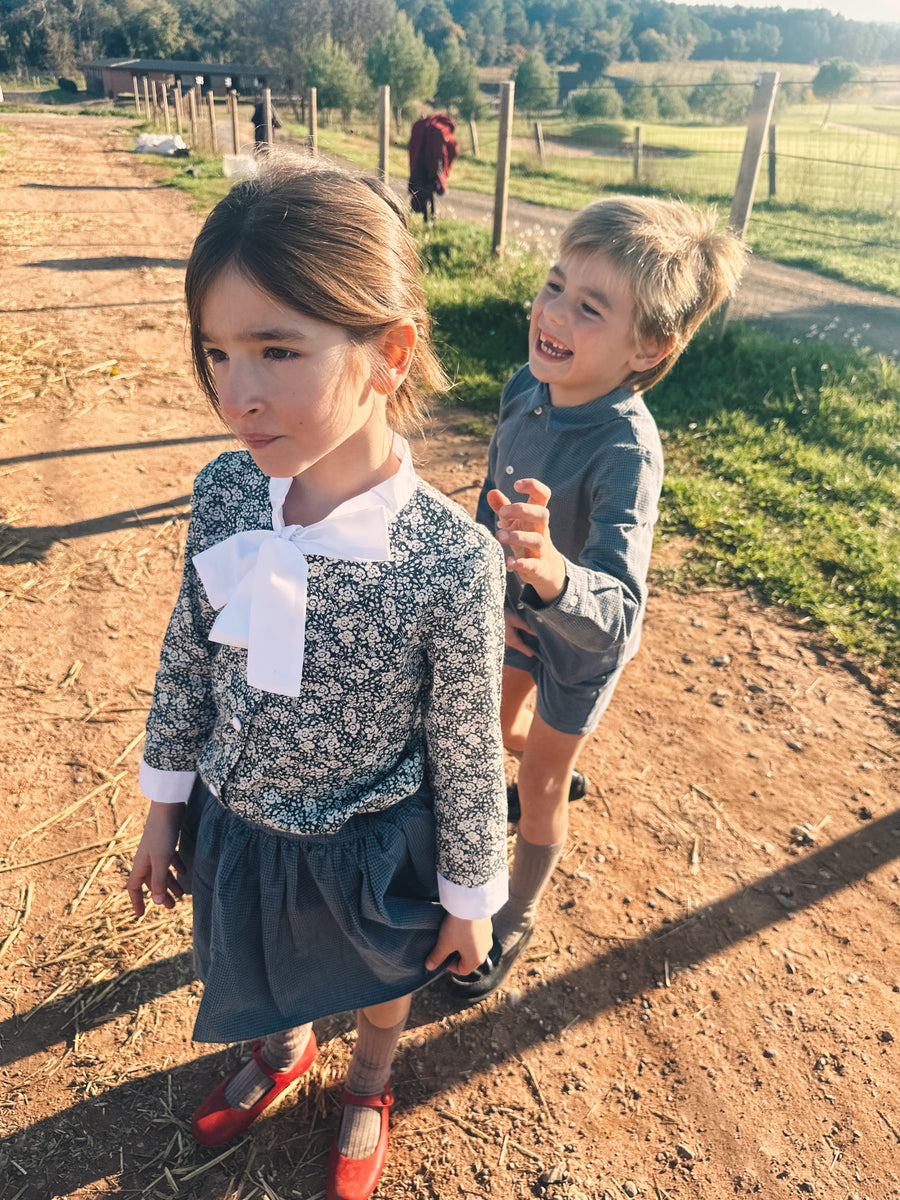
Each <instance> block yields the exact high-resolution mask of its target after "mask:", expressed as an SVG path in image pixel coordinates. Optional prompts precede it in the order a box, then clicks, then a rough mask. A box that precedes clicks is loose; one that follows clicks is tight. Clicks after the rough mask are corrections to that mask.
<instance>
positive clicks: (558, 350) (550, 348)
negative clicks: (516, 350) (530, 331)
mask: <svg viewBox="0 0 900 1200" xmlns="http://www.w3.org/2000/svg"><path fill="white" fill-rule="evenodd" d="M538 349H539V350H540V352H541V353H542V354H546V355H547V356H548V357H549V358H571V357H572V351H571V350H568V349H566V347H565V346H563V345H561V344H560V343H559V342H557V341H554V339H553V338H551V337H548V336H547V334H546V333H539V334H538Z"/></svg>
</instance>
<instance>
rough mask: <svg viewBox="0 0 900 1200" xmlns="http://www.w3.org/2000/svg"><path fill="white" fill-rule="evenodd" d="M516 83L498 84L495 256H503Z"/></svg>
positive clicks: (492, 244) (492, 247)
mask: <svg viewBox="0 0 900 1200" xmlns="http://www.w3.org/2000/svg"><path fill="white" fill-rule="evenodd" d="M515 94H516V85H515V84H514V83H512V82H509V83H501V84H500V130H499V136H498V141H497V177H496V182H495V185H494V235H493V239H492V241H491V251H492V253H493V254H494V255H495V257H497V258H502V257H503V243H504V242H505V241H506V211H507V207H508V205H509V162H510V155H511V153H512V120H513V100H514V98H515Z"/></svg>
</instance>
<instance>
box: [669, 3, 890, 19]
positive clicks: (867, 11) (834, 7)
mask: <svg viewBox="0 0 900 1200" xmlns="http://www.w3.org/2000/svg"><path fill="white" fill-rule="evenodd" d="M674 2H675V3H676V4H684V3H694V4H696V3H700V2H701V0H674ZM715 2H716V3H718V4H726V5H732V4H736V3H744V4H746V6H747V7H748V8H827V9H828V11H829V12H833V13H838V14H839V15H840V16H842V17H848V18H850V19H851V20H854V21H897V22H900V0H782V3H780V4H770V5H767V4H765V3H756V2H754V0H715Z"/></svg>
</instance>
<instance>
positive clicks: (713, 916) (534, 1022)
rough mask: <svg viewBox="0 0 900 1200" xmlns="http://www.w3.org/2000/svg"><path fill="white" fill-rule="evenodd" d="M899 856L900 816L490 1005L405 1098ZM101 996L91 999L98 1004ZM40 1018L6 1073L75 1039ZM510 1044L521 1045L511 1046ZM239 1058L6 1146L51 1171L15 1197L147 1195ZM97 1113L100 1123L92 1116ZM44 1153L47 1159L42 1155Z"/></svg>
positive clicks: (188, 1165)
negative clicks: (518, 1001)
mask: <svg viewBox="0 0 900 1200" xmlns="http://www.w3.org/2000/svg"><path fill="white" fill-rule="evenodd" d="M898 858H900V811H897V812H893V813H890V814H889V815H887V816H885V817H882V818H880V819H879V820H877V821H873V822H872V823H871V824H869V825H867V826H865V828H863V829H860V830H858V831H857V832H855V833H853V834H850V835H849V836H847V837H845V838H843V839H841V840H840V841H837V842H835V843H832V844H831V845H828V846H826V847H823V848H822V849H821V850H817V851H815V852H813V853H811V854H809V855H807V856H806V857H805V858H802V859H799V860H798V861H796V862H794V863H791V864H790V865H789V866H786V867H784V868H782V869H781V870H778V871H773V872H772V873H771V874H769V875H765V876H762V877H761V878H759V879H757V880H756V881H755V882H753V883H752V884H749V885H747V886H746V887H744V888H742V889H741V890H739V891H735V892H732V893H730V894H729V895H727V896H724V897H723V898H722V899H721V900H717V901H715V902H714V903H712V904H708V905H706V906H705V907H704V908H700V909H697V910H696V911H694V912H693V913H691V914H690V916H688V917H686V918H684V919H683V920H679V921H675V922H673V923H671V924H668V925H666V924H661V925H660V926H659V927H658V928H656V929H655V930H653V932H652V933H649V934H648V935H647V936H646V937H644V938H642V939H640V940H634V941H628V942H624V943H623V944H621V945H619V946H616V947H615V948H614V949H612V950H610V951H608V952H607V953H605V954H602V955H600V956H598V957H597V958H595V959H594V960H593V961H592V962H590V963H588V964H587V965H586V966H583V967H579V968H577V969H575V970H572V971H569V972H567V973H565V974H561V975H558V976H555V977H554V978H553V979H552V981H551V982H550V983H548V985H547V986H546V987H543V988H540V989H536V990H535V991H534V992H532V993H530V994H529V1010H530V1012H529V1014H528V1015H527V1016H525V1015H523V1017H522V1019H521V1021H520V1022H519V1024H518V1025H516V1026H515V1027H514V1028H513V1029H511V1030H509V1032H507V1033H504V1032H503V1029H501V1028H500V1026H499V1025H498V1023H496V1022H495V1021H494V1019H493V1013H492V1011H491V1010H490V1008H487V1007H483V1008H482V1009H481V1011H480V1012H479V1014H478V1016H477V1017H476V1018H475V1019H474V1020H469V1021H467V1022H466V1023H465V1024H464V1025H454V1026H452V1027H451V1028H449V1029H446V1030H445V1031H442V1032H441V1033H440V1034H439V1036H438V1037H437V1038H436V1039H433V1040H431V1041H429V1042H427V1043H426V1044H425V1046H424V1047H422V1048H421V1049H417V1050H416V1051H415V1063H414V1064H413V1063H412V1062H411V1061H410V1062H409V1064H408V1065H407V1063H406V1060H405V1056H404V1055H403V1054H401V1055H400V1057H399V1059H398V1063H397V1070H396V1071H395V1079H398V1077H399V1081H400V1083H401V1087H402V1091H403V1094H404V1096H405V1097H406V1098H408V1101H409V1102H410V1103H423V1102H424V1103H427V1102H428V1101H429V1100H431V1099H433V1098H434V1097H435V1096H437V1095H439V1094H440V1093H441V1091H443V1090H445V1089H446V1087H447V1086H448V1081H447V1079H446V1071H444V1073H443V1075H442V1076H436V1075H435V1076H432V1073H431V1072H430V1071H429V1058H430V1056H431V1054H433V1053H438V1052H440V1051H441V1050H442V1049H443V1043H444V1042H445V1041H446V1040H447V1039H448V1038H452V1039H453V1042H454V1047H455V1049H454V1053H453V1055H452V1059H453V1061H454V1062H456V1063H458V1071H459V1079H463V1078H464V1077H467V1076H468V1074H469V1073H470V1072H471V1071H479V1070H484V1069H487V1068H489V1067H490V1066H491V1065H493V1063H499V1062H504V1061H513V1060H514V1059H515V1058H516V1057H517V1056H518V1055H521V1054H522V1052H523V1051H525V1050H526V1049H527V1048H529V1047H531V1046H534V1045H536V1044H538V1043H539V1042H542V1041H544V1040H546V1039H547V1038H548V1036H549V1037H554V1036H557V1035H559V1034H560V1033H561V1032H562V1031H563V1030H564V1029H566V1028H567V1027H568V1026H569V1025H571V1024H572V1023H573V1021H576V1020H590V1019H591V1018H592V1017H593V1016H595V1015H596V1014H598V1013H599V1012H602V1011H603V1010H605V1009H607V1008H610V1007H612V1006H613V1005H621V1004H624V1003H627V1002H628V1001H631V1000H634V999H635V998H636V997H637V996H640V995H641V994H642V993H645V992H648V991H653V990H654V989H656V988H659V987H662V986H664V981H665V972H666V970H667V969H669V968H671V970H673V971H675V970H678V971H681V970H684V969H685V968H687V967H690V966H693V965H696V964H699V963H702V962H704V961H705V960H706V959H708V958H710V957H711V956H713V955H715V954H717V953H719V952H720V951H721V950H723V949H725V948H726V947H728V946H731V945H736V944H738V943H739V942H741V941H743V940H744V939H746V938H748V937H751V936H753V935H754V934H756V933H759V932H761V931H762V930H765V929H767V928H769V927H771V926H774V925H777V924H779V923H780V922H782V921H787V920H791V919H792V918H793V915H794V913H795V912H799V911H800V910H802V909H804V908H808V907H811V906H812V905H815V904H817V903H818V902H820V901H821V900H823V899H824V898H826V897H827V896H829V895H833V894H835V893H837V892H840V891H841V890H842V889H843V888H845V887H852V886H853V885H854V884H856V883H858V882H859V881H860V880H863V879H864V878H865V877H866V876H867V875H868V874H869V873H870V872H873V871H875V870H877V869H878V868H880V867H882V866H884V865H885V864H887V863H890V862H893V861H895V860H896V859H898ZM587 932H590V931H589V930H588V931H587ZM667 964H668V965H667ZM189 965H190V957H189V955H188V954H187V953H185V954H179V955H176V956H174V957H172V958H169V959H166V960H164V961H163V962H160V963H155V964H151V965H149V966H146V967H143V968H141V969H140V970H138V971H134V972H128V973H127V974H126V975H125V976H123V982H122V987H121V989H119V991H118V992H117V991H116V990H115V989H114V990H113V991H112V992H111V993H110V994H109V996H108V999H107V1008H106V1012H105V1013H104V1014H102V1015H98V1016H97V1017H95V1019H94V1021H93V1024H94V1025H95V1026H96V1025H98V1024H102V1023H103V1022H104V1021H109V1020H112V1019H114V1018H118V1017H120V1016H121V1015H122V1013H123V1012H126V1011H129V1010H137V1008H138V1007H139V1005H140V1004H146V1003H148V1002H150V1001H152V1000H153V999H154V998H156V997H158V996H160V995H164V994H167V992H168V991H170V990H174V989H175V988H178V987H180V986H183V985H184V984H185V983H186V982H187V981H188V980H189V978H190V974H189ZM89 991H90V989H85V990H84V994H85V997H86V996H87V995H88V993H89ZM78 998H79V997H78V993H72V994H71V995H68V996H66V997H64V998H61V1000H60V1002H59V1003H60V1004H62V1003H64V1004H65V1007H66V1011H70V1010H71V1008H72V1006H73V1002H76V1003H77V1001H78ZM454 1011H459V1010H458V1007H457V1006H456V1005H455V1003H454V1002H453V1001H451V1000H450V999H449V997H448V996H447V995H446V993H445V992H444V991H443V989H442V987H441V984H440V982H438V983H437V984H436V985H432V986H431V987H429V988H427V989H425V990H424V991H423V992H421V993H420V994H419V995H418V996H417V997H416V1000H415V1003H414V1005H413V1012H412V1019H411V1024H412V1025H414V1026H415V1025H423V1024H431V1023H432V1022H437V1021H439V1020H440V1019H441V1017H442V1016H445V1015H447V1014H448V1013H453V1012H454ZM34 1015H35V1023H34V1025H32V1024H31V1022H30V1020H29V1014H28V1013H24V1014H19V1015H17V1016H15V1017H12V1018H10V1019H8V1020H6V1021H4V1022H2V1024H0V1043H2V1045H3V1047H4V1049H3V1052H2V1055H0V1064H6V1065H9V1064H11V1063H14V1062H16V1061H17V1060H19V1059H21V1058H25V1057H27V1056H28V1055H30V1054H33V1053H35V1052H36V1051H38V1050H39V1049H43V1048H46V1047H47V1046H49V1045H53V1044H54V1043H56V1042H63V1041H65V1040H66V1038H67V1036H69V1035H68V1034H67V1033H66V1024H65V1022H64V1021H63V1019H62V1016H61V1015H60V1014H59V1010H58V1009H56V1008H53V1007H48V1009H46V1010H41V1012H40V1013H38V1012H37V1011H35V1014H34ZM343 1028H349V1024H348V1022H347V1020H346V1018H342V1017H340V1016H338V1017H335V1018H329V1019H328V1020H326V1021H323V1022H317V1023H316V1029H317V1034H319V1035H320V1039H319V1040H320V1042H324V1041H325V1040H327V1038H328V1037H330V1036H334V1034H335V1033H338V1032H341V1031H342V1029H343ZM504 1037H505V1038H507V1039H508V1044H505V1045H504V1044H502V1043H501V1041H499V1040H498V1039H500V1038H504ZM457 1043H458V1045H457ZM488 1047H489V1049H487V1048H488ZM445 1057H446V1056H445ZM236 1061H237V1059H236V1056H235V1048H232V1049H231V1050H224V1051H220V1052H218V1053H216V1054H212V1055H206V1056H203V1057H202V1058H200V1059H198V1060H197V1061H196V1062H194V1063H190V1064H185V1065H182V1066H179V1067H175V1068H173V1069H172V1070H171V1071H158V1072H156V1073H154V1074H151V1075H148V1076H146V1077H145V1078H143V1079H140V1080H134V1081H129V1082H128V1083H125V1084H121V1085H119V1086H117V1087H112V1088H109V1089H108V1090H106V1091H101V1090H100V1089H99V1087H98V1090H97V1094H96V1095H95V1096H91V1097H89V1098H84V1099H80V1100H78V1101H77V1102H76V1103H75V1104H73V1105H72V1107H71V1108H69V1109H67V1110H66V1111H64V1112H61V1113H58V1114H56V1115H54V1116H53V1117H50V1118H47V1119H46V1120H43V1121H39V1122H36V1123H35V1124H34V1125H32V1126H31V1127H30V1128H29V1129H27V1130H25V1131H24V1132H21V1133H19V1134H17V1135H15V1137H14V1138H11V1139H8V1142H7V1145H8V1147H9V1148H8V1151H7V1152H8V1153H9V1155H10V1158H11V1160H15V1159H16V1153H17V1151H18V1152H19V1153H23V1151H24V1153H23V1157H26V1158H28V1159H31V1160H32V1161H34V1159H35V1158H36V1157H39V1158H40V1163H41V1165H40V1167H38V1168H34V1167H32V1168H30V1169H29V1171H28V1177H27V1179H26V1178H21V1179H20V1181H19V1182H20V1184H21V1187H22V1190H21V1191H16V1192H14V1194H15V1195H16V1196H17V1198H19V1200H47V1197H48V1196H51V1195H52V1196H60V1195H65V1194H67V1193H68V1192H71V1191H76V1190H77V1189H79V1188H83V1187H86V1186H88V1185H90V1184H91V1183H92V1182H94V1181H96V1180H98V1179H103V1178H105V1177H106V1176H108V1175H110V1174H114V1175H116V1176H117V1181H118V1185H119V1187H120V1188H122V1189H125V1190H128V1189H136V1190H137V1191H139V1192H140V1191H142V1190H143V1189H146V1188H147V1187H148V1185H149V1184H150V1183H152V1181H153V1179H154V1177H155V1176H156V1175H160V1176H162V1175H163V1167H164V1165H165V1162H164V1158H163V1155H162V1154H160V1149H159V1148H160V1146H162V1145H163V1143H164V1142H165V1141H167V1140H169V1139H171V1138H173V1137H175V1136H176V1134H177V1135H178V1136H182V1135H183V1136H184V1137H185V1138H186V1139H187V1140H188V1142H189V1135H188V1134H187V1124H186V1119H187V1118H189V1114H190V1112H191V1111H192V1109H193V1108H194V1107H195V1106H196V1104H197V1103H198V1102H199V1100H200V1099H201V1098H202V1097H203V1096H204V1095H205V1093H206V1090H208V1088H209V1087H210V1086H212V1084H213V1083H215V1082H216V1081H217V1080H218V1078H220V1076H221V1074H222V1073H223V1072H224V1071H225V1070H227V1069H233V1067H234V1065H235V1063H236ZM429 1077H435V1078H441V1079H442V1084H441V1088H440V1089H438V1088H434V1087H431V1086H430V1085H429V1082H428V1080H429ZM450 1082H456V1081H455V1080H453V1081H450ZM334 1091H335V1094H334V1097H333V1098H332V1099H333V1100H334V1104H330V1107H331V1108H335V1106H336V1104H337V1096H338V1092H337V1090H336V1089H335V1090H334ZM101 1106H102V1109H103V1112H104V1116H105V1124H103V1125H98V1123H97V1121H96V1110H97V1108H98V1107H101ZM323 1107H324V1105H322V1104H317V1105H316V1108H315V1111H314V1112H313V1113H312V1114H308V1113H307V1118H306V1119H307V1120H311V1121H312V1128H310V1126H309V1125H307V1126H305V1127H304V1131H303V1132H304V1136H305V1137H306V1138H307V1141H309V1139H313V1138H318V1137H319V1135H320V1134H321V1136H322V1138H324V1139H325V1141H324V1146H325V1149H327V1136H328V1135H327V1129H328V1128H330V1123H331V1120H332V1118H331V1116H330V1115H329V1116H327V1117H326V1120H325V1121H324V1122H320V1121H319V1117H320V1116H321V1115H322V1109H323ZM88 1113H90V1120H85V1117H86V1116H87V1114H88ZM297 1124H298V1119H297V1114H296V1113H292V1112H291V1110H290V1108H289V1107H286V1108H285V1109H284V1110H282V1111H278V1112H277V1113H276V1114H275V1115H274V1116H273V1117H271V1118H270V1119H269V1120H267V1121H263V1122H261V1123H260V1124H259V1126H258V1127H254V1129H253V1130H252V1131H251V1132H250V1133H249V1134H248V1135H247V1136H246V1137H245V1139H244V1140H243V1141H242V1142H239V1143H238V1144H237V1147H236V1150H235V1158H234V1160H233V1161H234V1166H235V1168H236V1169H240V1168H241V1165H242V1164H243V1163H244V1162H245V1161H246V1158H247V1155H248V1154H249V1155H250V1156H251V1157H252V1156H253V1154H254V1153H255V1150H254V1146H255V1145H257V1144H260V1143H261V1142H262V1141H265V1143H266V1145H267V1147H269V1148H270V1149H274V1148H278V1149H279V1151H280V1150H281V1149H283V1146H284V1145H285V1144H286V1143H287V1142H290V1141H292V1140H296V1139H297V1138H298V1136H299V1135H298V1132H297ZM136 1126H139V1127H143V1128H146V1129H147V1138H146V1140H144V1139H142V1138H140V1137H138V1138H137V1139H135V1135H134V1131H135V1127H136ZM326 1127H327V1128H326ZM88 1129H90V1130H91V1137H90V1140H89V1139H88V1136H87V1132H86V1131H87V1130H88ZM98 1129H102V1130H103V1131H104V1132H103V1134H102V1138H98V1134H97V1130H98ZM170 1144H171V1142H170ZM245 1147H246V1149H245ZM38 1148H40V1155H39V1156H37V1155H36V1154H35V1152H36V1150H37V1149H38ZM316 1149H317V1152H316V1155H315V1163H314V1164H313V1168H314V1169H315V1170H317V1171H319V1172H321V1163H320V1162H319V1159H320V1157H321V1155H320V1153H319V1147H318V1143H316ZM323 1152H324V1151H323ZM216 1156H217V1152H216V1151H207V1150H202V1149H200V1148H199V1147H198V1148H197V1149H196V1151H195V1152H194V1157H193V1158H191V1159H189V1160H184V1159H182V1161H181V1165H180V1166H179V1167H178V1178H179V1181H182V1182H185V1183H186V1182H187V1175H188V1174H189V1173H192V1172H196V1174H197V1175H198V1176H199V1175H200V1174H201V1173H202V1170H203V1168H204V1166H206V1165H207V1164H211V1162H212V1160H213V1159H214V1158H215V1157H216ZM263 1161H265V1159H263ZM289 1161H293V1160H289ZM306 1161H310V1160H308V1159H307V1160H306ZM316 1164H318V1165H316ZM223 1169H224V1168H223ZM38 1174H40V1175H41V1176H42V1178H41V1179H40V1180H38V1179H37V1178H36V1176H37V1175H38ZM163 1178H164V1176H163ZM212 1182H213V1180H212V1178H211V1179H210V1183H212ZM179 1194H181V1193H179ZM203 1194H204V1195H206V1193H203ZM215 1194H221V1193H220V1192H219V1193H215ZM209 1195H213V1193H209Z"/></svg>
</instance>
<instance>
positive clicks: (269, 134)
mask: <svg viewBox="0 0 900 1200" xmlns="http://www.w3.org/2000/svg"><path fill="white" fill-rule="evenodd" d="M263 104H264V105H265V110H266V145H267V146H271V145H272V143H273V142H274V141H275V127H274V126H273V124H272V89H271V88H266V90H265V91H264V92H263Z"/></svg>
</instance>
